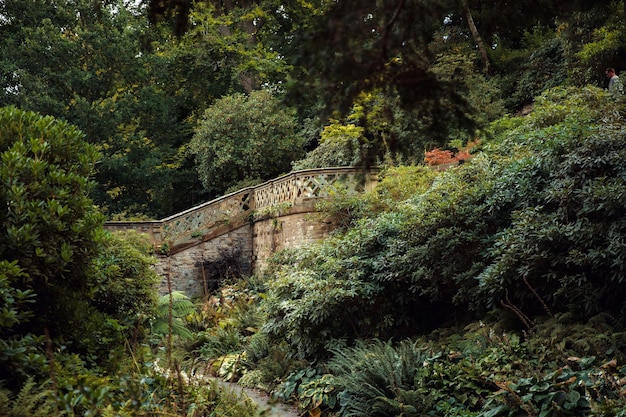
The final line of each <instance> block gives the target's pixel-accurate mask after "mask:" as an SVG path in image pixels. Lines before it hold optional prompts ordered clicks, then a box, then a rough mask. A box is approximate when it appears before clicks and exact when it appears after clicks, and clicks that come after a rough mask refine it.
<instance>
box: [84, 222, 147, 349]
mask: <svg viewBox="0 0 626 417" xmlns="http://www.w3.org/2000/svg"><path fill="white" fill-rule="evenodd" d="M151 251H152V248H151V245H150V243H149V242H148V241H147V239H146V237H145V236H144V235H140V234H139V233H136V232H117V233H113V234H107V236H106V237H105V238H104V239H103V241H102V245H101V247H100V250H99V251H98V256H97V257H96V258H95V259H94V261H93V263H92V266H91V268H92V269H93V271H92V272H91V274H93V275H94V276H96V277H97V285H96V286H95V288H94V289H93V291H94V295H93V297H94V304H95V306H96V308H97V309H98V310H99V311H101V312H103V313H105V314H107V315H109V316H111V317H112V318H114V319H115V320H117V321H118V322H119V323H120V324H121V325H122V326H124V327H126V328H128V331H129V332H131V333H129V334H128V335H127V337H129V339H132V338H131V337H130V336H131V334H135V335H136V334H137V332H139V331H140V330H141V327H142V326H143V325H145V324H146V322H147V320H148V319H149V318H150V317H152V315H153V314H154V309H155V306H156V304H157V300H156V294H155V288H156V284H157V283H158V279H159V277H158V275H157V274H156V273H155V272H154V270H153V269H152V265H153V264H154V262H155V260H154V258H152V257H151V256H149V253H150V252H151Z"/></svg>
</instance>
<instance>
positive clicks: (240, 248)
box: [155, 225, 253, 297]
mask: <svg viewBox="0 0 626 417" xmlns="http://www.w3.org/2000/svg"><path fill="white" fill-rule="evenodd" d="M252 246H253V244H252V226H250V225H246V226H243V227H240V228H238V229H235V230H233V231H231V232H229V233H226V234H223V235H221V236H218V237H216V238H213V239H211V240H208V241H202V240H201V239H198V243H197V244H196V245H194V246H190V247H188V248H187V249H185V250H183V251H180V252H177V253H174V254H171V255H169V256H168V255H163V254H161V255H159V256H158V258H157V263H156V265H155V270H156V271H157V273H158V274H159V275H160V276H161V278H162V279H161V284H160V285H159V293H160V294H167V293H168V292H169V290H170V289H171V290H172V291H181V292H183V293H185V294H187V295H188V296H190V297H202V296H204V295H206V293H207V292H208V291H210V290H211V289H212V288H214V287H215V286H216V282H217V281H219V280H220V279H222V278H225V277H226V276H229V275H250V274H252V273H253V268H252V259H253V252H252ZM168 280H169V284H168Z"/></svg>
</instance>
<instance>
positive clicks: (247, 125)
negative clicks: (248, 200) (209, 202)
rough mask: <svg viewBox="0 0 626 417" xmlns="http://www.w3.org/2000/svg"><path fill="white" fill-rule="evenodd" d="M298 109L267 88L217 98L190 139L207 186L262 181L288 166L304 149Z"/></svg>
mask: <svg viewBox="0 0 626 417" xmlns="http://www.w3.org/2000/svg"><path fill="white" fill-rule="evenodd" d="M297 131H298V128H297V125H296V119H295V116H294V112H293V111H292V110H290V109H288V108H285V107H284V106H283V105H282V104H281V103H280V102H279V101H278V100H276V99H274V98H273V97H272V95H271V94H270V93H269V92H267V91H262V90H259V91H253V92H252V93H250V95H244V94H234V95H232V96H227V97H224V98H222V99H220V100H218V101H216V102H215V104H214V105H212V106H211V107H209V108H208V109H207V110H206V112H205V113H204V117H203V119H202V121H201V123H200V125H199V126H198V129H197V130H196V133H195V135H194V137H193V139H192V141H191V143H190V144H189V152H190V153H191V154H192V155H194V156H195V158H196V165H197V169H198V175H199V177H200V179H201V180H202V183H203V185H204V187H205V189H206V190H207V191H209V192H210V193H211V194H212V195H214V196H216V195H220V194H222V193H224V192H225V191H226V190H228V189H229V188H233V187H236V186H238V185H243V184H247V185H250V184H251V182H256V183H258V182H260V181H262V180H267V179H270V178H274V177H276V176H278V175H280V174H283V173H286V172H289V171H290V167H291V162H292V161H293V160H295V159H297V158H298V157H300V156H301V155H302V154H303V150H302V139H301V137H300V136H299V135H298V134H297Z"/></svg>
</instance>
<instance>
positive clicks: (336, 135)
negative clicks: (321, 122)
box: [293, 121, 365, 170]
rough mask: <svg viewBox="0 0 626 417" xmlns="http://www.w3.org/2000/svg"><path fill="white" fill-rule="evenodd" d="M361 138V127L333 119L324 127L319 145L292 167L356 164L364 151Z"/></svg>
mask: <svg viewBox="0 0 626 417" xmlns="http://www.w3.org/2000/svg"><path fill="white" fill-rule="evenodd" d="M362 139H363V128H362V127H359V126H355V125H352V124H349V125H342V124H340V123H338V122H336V121H335V122H333V123H331V124H329V125H327V126H325V127H324V130H323V131H322V133H321V136H320V140H319V145H318V146H317V147H316V148H315V149H313V150H312V151H310V152H309V153H307V155H306V157H305V158H304V159H302V160H299V161H296V162H294V164H293V169H294V170H300V169H308V168H325V167H340V166H356V165H358V164H359V163H361V162H362V154H363V152H364V151H365V149H363V146H364V145H363V144H362Z"/></svg>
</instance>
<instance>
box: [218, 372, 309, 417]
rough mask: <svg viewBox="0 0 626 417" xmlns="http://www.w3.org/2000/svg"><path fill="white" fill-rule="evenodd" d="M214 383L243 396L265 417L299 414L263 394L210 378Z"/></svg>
mask: <svg viewBox="0 0 626 417" xmlns="http://www.w3.org/2000/svg"><path fill="white" fill-rule="evenodd" d="M211 379H212V380H213V381H216V382H217V383H218V384H219V385H220V387H222V388H223V389H224V390H227V391H231V392H233V393H235V394H237V395H242V394H245V395H246V396H248V397H249V398H250V399H251V400H252V401H254V402H255V404H256V405H257V406H258V407H259V411H261V412H263V416H266V417H299V416H300V413H298V410H297V409H296V408H295V407H292V406H290V405H288V404H283V403H280V402H276V401H272V400H271V399H270V398H269V397H268V396H267V394H265V393H264V392H261V391H258V390H253V389H248V388H243V387H241V386H239V385H237V384H235V383H232V382H226V381H223V380H221V379H218V378H211Z"/></svg>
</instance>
